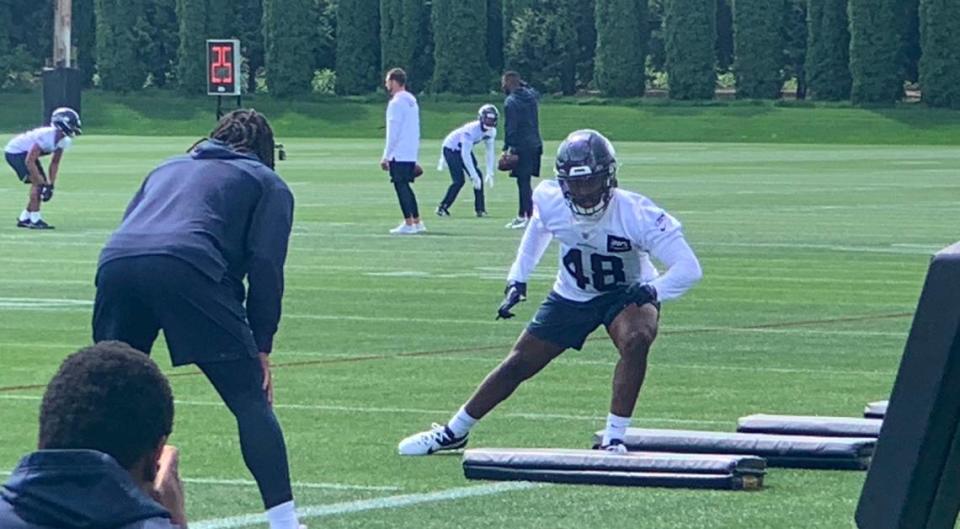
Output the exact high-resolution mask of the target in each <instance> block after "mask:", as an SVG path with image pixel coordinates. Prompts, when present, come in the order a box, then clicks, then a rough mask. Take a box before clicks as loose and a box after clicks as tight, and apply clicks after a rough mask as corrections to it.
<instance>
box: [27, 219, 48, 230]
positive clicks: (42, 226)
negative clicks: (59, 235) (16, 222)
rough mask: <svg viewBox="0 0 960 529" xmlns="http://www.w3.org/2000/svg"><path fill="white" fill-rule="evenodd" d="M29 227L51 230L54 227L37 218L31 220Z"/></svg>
mask: <svg viewBox="0 0 960 529" xmlns="http://www.w3.org/2000/svg"><path fill="white" fill-rule="evenodd" d="M29 227H30V229H31V230H52V229H54V228H53V226H51V225H49V224H47V223H46V222H44V221H43V219H40V220H38V221H37V222H31V223H30V226H29Z"/></svg>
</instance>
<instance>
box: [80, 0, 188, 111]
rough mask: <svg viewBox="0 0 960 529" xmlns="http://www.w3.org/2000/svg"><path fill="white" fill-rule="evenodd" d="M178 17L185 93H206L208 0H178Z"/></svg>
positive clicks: (181, 81)
mask: <svg viewBox="0 0 960 529" xmlns="http://www.w3.org/2000/svg"><path fill="white" fill-rule="evenodd" d="M98 1H99V0H98ZM177 20H178V21H179V23H180V31H179V34H180V44H179V46H178V47H177V84H178V86H179V87H180V90H181V91H182V92H184V93H188V94H200V93H204V92H206V90H207V57H206V53H205V50H206V40H207V37H206V34H207V3H206V0H177Z"/></svg>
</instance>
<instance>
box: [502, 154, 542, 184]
mask: <svg viewBox="0 0 960 529" xmlns="http://www.w3.org/2000/svg"><path fill="white" fill-rule="evenodd" d="M516 154H517V166H516V167H514V168H513V171H511V172H510V176H512V177H514V178H526V177H533V176H540V159H541V158H542V157H543V147H539V148H537V149H533V150H529V151H527V150H524V151H516Z"/></svg>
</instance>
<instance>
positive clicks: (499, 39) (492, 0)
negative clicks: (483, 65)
mask: <svg viewBox="0 0 960 529" xmlns="http://www.w3.org/2000/svg"><path fill="white" fill-rule="evenodd" d="M505 47H506V42H505V40H504V34H503V0H487V65H489V66H490V69H491V70H492V71H494V72H499V71H501V70H503V49H504V48H505Z"/></svg>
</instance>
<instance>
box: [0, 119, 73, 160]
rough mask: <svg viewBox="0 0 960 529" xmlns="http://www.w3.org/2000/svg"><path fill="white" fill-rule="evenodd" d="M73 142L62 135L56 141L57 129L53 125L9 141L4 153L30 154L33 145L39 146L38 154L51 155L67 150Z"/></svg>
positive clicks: (28, 132) (29, 131)
mask: <svg viewBox="0 0 960 529" xmlns="http://www.w3.org/2000/svg"><path fill="white" fill-rule="evenodd" d="M72 141H73V140H71V139H70V137H69V136H66V135H64V136H63V138H61V139H60V141H57V128H56V127H54V126H53V125H50V126H47V127H38V128H35V129H33V130H28V131H27V132H24V133H23V134H20V135H18V136H16V137H14V138H13V139H12V140H10V142H9V143H7V146H6V148H4V152H8V153H10V154H21V153H25V152H30V150H31V149H33V146H34V145H38V146H40V154H51V153H53V152H54V151H56V150H63V151H65V150H67V149H68V148H70V144H71V143H72Z"/></svg>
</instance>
